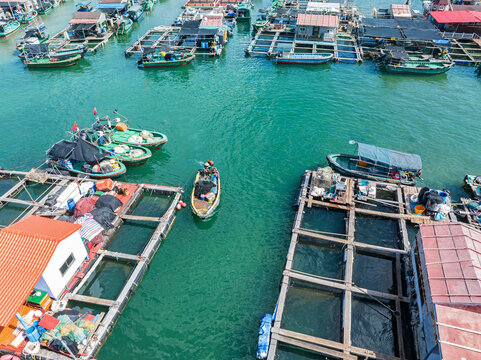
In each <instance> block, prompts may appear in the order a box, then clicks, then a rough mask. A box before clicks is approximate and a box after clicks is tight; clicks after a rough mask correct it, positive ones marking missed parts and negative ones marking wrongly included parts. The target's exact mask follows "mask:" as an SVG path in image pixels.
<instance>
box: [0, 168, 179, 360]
mask: <svg viewBox="0 0 481 360" xmlns="http://www.w3.org/2000/svg"><path fill="white" fill-rule="evenodd" d="M1 179H14V180H18V182H17V183H16V184H15V185H14V186H12V187H11V188H10V189H9V190H8V191H6V192H5V193H4V194H3V195H2V196H1V197H0V209H1V207H2V206H3V205H5V204H9V203H12V204H19V205H23V206H25V207H26V208H25V211H24V212H23V213H22V214H21V215H22V216H19V218H18V220H20V219H21V218H23V217H26V216H29V215H31V214H38V215H43V216H45V215H46V214H49V215H50V216H54V217H55V218H58V217H59V216H60V215H62V214H63V213H64V212H62V211H61V212H57V211H56V209H53V208H52V207H49V206H47V205H45V200H46V199H48V198H49V196H50V195H54V194H56V193H57V192H58V191H59V190H60V189H62V188H64V187H66V186H67V185H69V184H71V183H77V184H80V183H81V182H82V181H90V179H87V180H86V179H80V178H75V177H71V176H63V175H53V174H48V173H46V172H45V171H43V170H38V169H32V170H31V171H30V172H28V173H27V172H21V171H8V170H0V181H1ZM29 182H37V183H41V184H48V185H50V186H49V187H48V189H47V191H45V192H44V194H42V197H41V199H40V200H39V201H36V200H34V199H32V200H31V201H26V200H20V199H17V198H15V196H16V195H18V193H19V192H21V191H22V190H26V189H27V188H26V185H27V184H28V183H29ZM27 191H28V190H27ZM144 194H156V195H164V196H169V197H172V200H171V202H170V205H169V207H168V209H167V210H166V211H165V212H164V213H163V214H160V215H161V216H159V217H154V216H137V215H131V214H130V213H131V212H132V211H133V210H134V208H135V205H136V204H137V203H138V201H139V200H140V199H141V197H142V195H144ZM182 194H183V189H182V188H179V187H170V186H161V185H151V184H138V185H136V187H135V191H134V192H133V194H132V195H131V197H130V198H129V200H128V201H127V202H126V203H125V204H124V205H123V207H122V209H121V210H120V211H119V212H118V213H117V214H116V216H115V219H114V221H113V224H112V228H111V229H110V230H108V231H106V232H105V233H104V236H103V242H102V246H101V249H100V250H98V251H97V253H96V254H95V257H94V258H92V259H89V262H88V264H87V266H86V267H85V269H83V268H82V269H81V270H79V274H77V275H76V277H74V279H73V281H72V282H71V284H70V288H68V289H67V290H66V291H65V293H64V295H63V297H62V298H61V299H60V300H64V301H67V306H68V302H69V301H75V302H80V303H84V304H94V305H99V306H103V307H107V308H108V311H107V312H106V313H101V314H100V320H99V321H98V322H97V323H96V328H95V330H94V332H92V333H91V334H90V336H89V338H88V341H87V344H86V345H82V346H80V347H79V354H82V355H79V357H78V358H79V359H83V360H87V359H92V358H93V357H94V356H95V354H96V353H97V352H98V350H99V349H100V347H101V346H102V345H103V344H104V342H105V341H106V339H107V337H108V335H109V334H110V332H111V331H112V329H113V327H114V325H115V323H116V321H117V319H118V318H119V316H120V314H121V312H122V310H123V309H124V308H125V306H126V305H127V302H128V300H129V299H130V296H131V295H132V293H134V292H135V290H136V289H137V287H138V286H139V284H140V282H141V280H142V277H143V276H144V274H145V272H146V271H147V268H148V265H149V263H150V262H151V260H152V259H153V257H154V255H155V253H156V251H157V249H158V248H159V246H160V244H161V243H162V241H163V240H164V239H165V238H166V237H167V234H168V233H169V231H170V229H171V227H172V225H173V223H174V221H175V214H176V207H177V204H178V203H179V201H180V200H181V198H182ZM127 220H128V221H133V222H150V223H153V224H156V228H155V230H154V232H153V234H152V235H151V237H150V239H149V240H148V242H147V243H146V244H145V246H144V247H143V250H142V251H141V253H140V254H138V255H135V254H129V253H123V252H115V251H109V250H106V249H105V248H106V247H107V245H108V244H109V243H110V241H111V240H112V239H113V237H114V236H115V234H116V233H117V231H118V230H119V229H120V228H121V226H122V225H123V224H124V222H125V221H127ZM106 259H113V260H116V261H120V262H127V263H130V264H131V265H133V268H132V271H131V273H130V275H129V277H128V278H127V280H126V281H125V283H124V285H123V287H122V289H121V291H120V294H119V295H118V296H117V297H116V299H115V300H110V299H104V298H98V297H93V296H87V295H82V294H79V291H80V290H81V289H82V287H83V286H84V285H85V284H86V283H87V281H89V279H91V278H92V277H93V276H94V274H96V271H97V269H98V268H99V265H100V264H101V263H102V261H103V260H106ZM79 275H81V276H79ZM35 359H37V360H67V359H71V357H68V356H64V355H62V354H59V353H56V352H53V351H50V350H48V349H44V348H41V350H40V352H39V353H37V354H35Z"/></svg>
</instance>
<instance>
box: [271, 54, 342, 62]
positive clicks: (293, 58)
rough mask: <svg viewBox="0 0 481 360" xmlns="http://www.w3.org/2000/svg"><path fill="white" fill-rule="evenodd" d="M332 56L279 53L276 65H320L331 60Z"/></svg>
mask: <svg viewBox="0 0 481 360" xmlns="http://www.w3.org/2000/svg"><path fill="white" fill-rule="evenodd" d="M333 57H334V55H333V54H328V53H325V54H324V53H319V54H298V53H293V52H288V53H279V54H278V55H277V56H276V64H302V65H321V64H326V63H328V62H329V61H331V60H332V58H333Z"/></svg>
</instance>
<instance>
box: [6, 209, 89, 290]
mask: <svg viewBox="0 0 481 360" xmlns="http://www.w3.org/2000/svg"><path fill="white" fill-rule="evenodd" d="M81 228H82V226H81V225H78V224H72V223H69V222H64V221H58V220H53V219H49V218H43V217H40V216H34V215H32V216H29V217H28V218H26V219H23V220H21V221H19V222H17V223H15V224H13V225H10V226H8V227H6V228H4V229H2V230H1V231H0V254H2V259H3V261H4V262H6V264H2V265H5V266H6V268H11V267H15V266H17V267H18V270H17V276H16V279H17V283H18V289H19V290H24V292H25V294H24V295H25V297H26V296H28V293H30V291H31V290H32V288H34V287H35V288H36V289H38V290H43V291H46V292H47V293H48V294H49V295H50V297H52V298H54V299H58V298H59V297H60V295H61V294H62V293H63V291H64V290H65V289H66V286H67V284H68V283H69V282H70V280H71V279H72V278H73V277H74V275H75V274H76V273H77V271H78V270H79V268H80V266H81V265H82V263H83V261H84V260H85V258H86V257H87V255H88V254H87V249H86V247H85V245H84V243H83V240H82V238H81V237H80V233H79V230H80V229H81ZM1 267H2V266H0V268H1ZM2 272H4V273H0V277H3V276H6V275H5V273H8V272H9V271H8V270H4V271H2ZM21 296H22V294H21Z"/></svg>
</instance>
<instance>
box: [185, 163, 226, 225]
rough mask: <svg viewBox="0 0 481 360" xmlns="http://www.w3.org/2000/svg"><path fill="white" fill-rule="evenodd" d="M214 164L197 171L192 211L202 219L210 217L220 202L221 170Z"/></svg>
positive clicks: (191, 198)
mask: <svg viewBox="0 0 481 360" xmlns="http://www.w3.org/2000/svg"><path fill="white" fill-rule="evenodd" d="M210 163H211V164H212V165H213V164H214V162H210ZM212 165H209V166H204V168H203V169H200V170H199V171H198V172H197V175H196V176H195V180H194V188H193V190H192V195H191V197H190V204H191V207H192V212H193V213H194V214H195V215H197V216H198V217H199V218H201V219H206V218H208V217H210V216H211V215H212V214H213V213H214V211H215V209H216V208H217V207H218V206H219V202H220V193H221V190H220V177H219V171H218V170H217V169H216V168H214V167H213V166H212Z"/></svg>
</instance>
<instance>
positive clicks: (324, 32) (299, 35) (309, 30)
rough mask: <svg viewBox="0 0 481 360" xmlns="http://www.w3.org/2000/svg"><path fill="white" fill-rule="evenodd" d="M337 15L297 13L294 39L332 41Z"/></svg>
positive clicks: (336, 24)
mask: <svg viewBox="0 0 481 360" xmlns="http://www.w3.org/2000/svg"><path fill="white" fill-rule="evenodd" d="M338 26H339V17H338V16H335V15H321V14H313V13H304V14H299V16H298V17H297V25H296V40H311V41H312V40H314V41H315V40H317V41H319V40H323V41H334V40H335V38H336V33H337V28H338Z"/></svg>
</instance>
